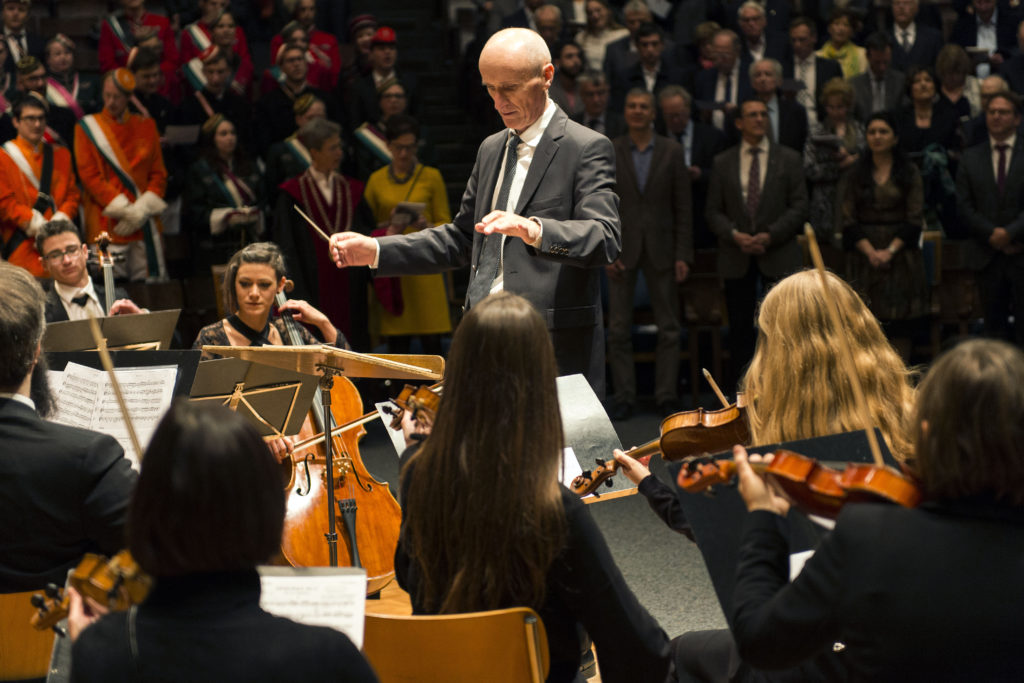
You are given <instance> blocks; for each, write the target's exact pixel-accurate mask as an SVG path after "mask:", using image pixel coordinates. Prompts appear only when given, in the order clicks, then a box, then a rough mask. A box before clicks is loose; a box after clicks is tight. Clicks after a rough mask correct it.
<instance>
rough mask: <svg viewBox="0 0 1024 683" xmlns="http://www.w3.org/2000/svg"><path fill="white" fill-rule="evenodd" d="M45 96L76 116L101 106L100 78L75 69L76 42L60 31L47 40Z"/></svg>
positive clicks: (54, 104) (79, 116) (78, 117)
mask: <svg viewBox="0 0 1024 683" xmlns="http://www.w3.org/2000/svg"><path fill="white" fill-rule="evenodd" d="M44 55H45V60H46V71H47V73H49V76H48V77H47V79H46V100H47V102H49V103H50V104H51V105H53V106H55V107H63V108H65V109H70V110H71V111H72V112H74V114H75V118H76V119H80V118H82V117H83V116H85V115H86V114H94V113H96V112H97V111H99V110H100V107H101V106H103V103H102V101H101V99H102V98H101V97H100V79H99V77H98V76H95V75H93V74H83V73H79V72H78V71H77V70H76V69H75V43H74V42H73V41H72V40H71V39H70V38H68V37H67V36H66V35H64V34H63V33H58V34H57V35H56V36H54V37H53V38H50V40H48V41H47V42H46V49H45V53H44Z"/></svg>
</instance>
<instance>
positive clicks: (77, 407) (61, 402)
mask: <svg viewBox="0 0 1024 683" xmlns="http://www.w3.org/2000/svg"><path fill="white" fill-rule="evenodd" d="M114 372H116V373H117V381H118V383H119V384H120V385H121V393H122V394H123V395H124V400H125V403H126V404H127V406H128V413H129V415H131V418H132V424H133V425H134V426H135V431H136V434H137V435H138V437H139V443H140V444H141V446H142V448H145V447H146V445H147V444H149V440H150V438H152V436H153V432H154V431H156V425H157V423H158V422H159V421H160V418H162V417H163V415H164V413H165V412H167V409H168V408H170V406H171V400H172V399H173V395H174V383H175V381H176V379H177V377H178V368H177V367H176V366H173V365H168V366H154V367H145V368H117V369H115V370H114ZM56 404H57V409H56V411H55V413H54V416H53V418H52V419H53V421H54V422H59V423H61V424H66V425H71V426H73V427H82V428H83V429H91V430H93V431H97V432H102V433H104V434H109V435H110V436H112V437H114V438H115V439H117V441H118V443H120V444H121V446H122V448H124V452H125V455H126V456H127V457H128V459H129V460H131V461H132V467H134V468H135V469H138V467H139V456H140V454H139V453H136V452H135V449H134V447H133V446H132V443H131V439H130V438H129V436H128V427H127V426H126V425H125V423H124V420H123V419H122V417H121V410H120V408H119V407H118V405H117V396H116V395H115V394H114V389H113V387H112V385H111V383H110V377H109V375H107V373H106V372H105V371H104V370H96V369H93V368H89V367H86V366H84V365H79V364H78V363H68V365H67V367H66V368H65V369H64V373H63V381H62V382H61V385H60V389H59V391H58V392H57V393H56Z"/></svg>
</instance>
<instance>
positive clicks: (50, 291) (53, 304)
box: [45, 281, 128, 323]
mask: <svg viewBox="0 0 1024 683" xmlns="http://www.w3.org/2000/svg"><path fill="white" fill-rule="evenodd" d="M92 286H93V289H95V290H96V296H97V297H99V300H100V308H102V309H106V307H107V304H106V298H105V297H104V294H105V293H106V290H105V289H104V288H103V285H101V284H99V283H96V282H93V283H92ZM127 298H128V292H126V291H125V290H124V289H122V288H121V287H114V301H117V300H118V299H127ZM45 315H46V322H48V323H59V322H64V321H66V320H67V319H68V312H67V311H66V310H64V304H63V302H61V300H60V297H59V296H57V290H56V289H55V288H54V286H53V282H52V281H50V283H49V286H48V287H47V289H46V311H45Z"/></svg>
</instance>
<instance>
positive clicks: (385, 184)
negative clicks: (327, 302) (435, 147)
mask: <svg viewBox="0 0 1024 683" xmlns="http://www.w3.org/2000/svg"><path fill="white" fill-rule="evenodd" d="M386 137H387V141H388V150H389V151H390V152H391V163H390V164H388V165H387V166H385V167H384V168H380V169H378V170H376V171H374V173H373V174H372V175H371V176H370V179H369V181H368V182H367V183H366V189H365V190H364V191H363V199H364V200H365V201H366V203H367V204H368V205H369V207H370V210H371V211H372V212H373V216H374V219H375V220H376V221H377V226H378V229H377V231H376V232H375V234H386V235H397V234H402V233H410V232H415V231H417V230H423V229H424V228H428V227H431V226H434V225H441V224H443V223H447V222H449V221H451V210H450V209H449V208H448V195H447V191H446V190H445V186H444V180H443V179H442V178H441V172H440V171H438V170H437V169H436V168H431V167H430V166H424V165H423V164H421V163H419V162H418V161H417V159H416V149H417V146H418V144H419V124H417V123H416V120H415V119H413V118H412V117H410V116H406V115H403V114H399V115H396V116H393V117H391V118H390V119H388V121H387V134H386ZM404 204H422V205H423V208H422V210H420V211H408V210H405V209H404V208H403V205H404ZM396 281H397V282H396ZM374 289H375V292H376V296H375V297H374V302H373V310H374V311H375V312H376V314H377V315H376V318H377V321H378V323H379V332H380V334H381V335H382V336H384V337H387V342H388V351H389V352H391V353H408V352H409V347H410V344H411V341H412V338H413V337H414V336H419V337H420V343H421V344H422V345H423V351H424V352H425V353H432V354H440V353H441V335H443V334H446V333H448V332H451V330H452V323H451V318H450V316H449V314H448V295H447V293H446V291H445V282H444V277H443V276H442V275H439V274H438V275H407V276H404V277H401V278H384V279H382V278H378V279H377V280H376V281H375V282H374ZM399 291H400V292H401V294H400V296H399V295H398V292H399Z"/></svg>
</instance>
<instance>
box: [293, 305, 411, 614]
mask: <svg viewBox="0 0 1024 683" xmlns="http://www.w3.org/2000/svg"><path fill="white" fill-rule="evenodd" d="M284 303H285V296H284V292H278V294H277V305H278V308H279V309H280V308H281V307H283V305H284ZM281 315H282V317H283V318H284V320H285V326H286V328H287V331H288V339H287V341H288V343H289V344H291V345H293V346H301V345H302V344H303V342H302V337H301V336H300V334H299V330H298V326H297V325H298V323H296V322H295V320H293V319H292V317H291V315H290V314H289V313H281ZM321 391H322V390H321V389H320V388H319V387H318V388H317V390H316V395H315V399H314V402H313V407H312V408H311V409H310V411H309V413H308V414H307V416H306V420H305V422H303V425H302V429H301V430H300V431H299V439H300V440H302V441H306V440H316V438H317V437H318V436H322V435H323V434H324V433H325V432H326V431H327V429H329V430H330V432H331V434H332V436H331V450H332V460H333V463H334V489H335V499H336V501H337V505H338V510H337V511H335V512H334V514H335V516H336V518H337V519H338V521H339V522H340V524H339V527H340V532H339V537H340V538H339V540H340V541H341V542H340V543H338V565H339V566H351V567H362V568H363V569H365V570H366V580H367V584H366V592H367V594H368V595H369V594H373V593H376V592H378V591H379V590H380V589H381V588H383V587H384V586H386V585H387V584H388V583H390V582H391V580H392V579H393V578H394V574H395V569H394V555H395V548H396V547H397V545H398V530H399V526H400V525H401V521H402V511H401V508H400V507H399V505H398V501H396V500H395V497H394V496H393V495H392V494H391V490H390V488H389V487H388V485H387V483H384V482H379V481H377V480H376V479H374V478H373V475H371V474H370V472H369V471H368V470H367V469H366V466H365V465H364V464H363V460H362V457H361V456H360V455H359V440H360V439H361V438H362V437H363V436H364V435H365V434H366V430H365V429H364V428H363V427H362V425H359V426H358V427H357V428H354V429H347V430H343V431H338V430H337V429H336V427H337V425H338V424H345V423H348V422H350V421H353V420H354V419H355V418H358V417H360V416H361V415H362V407H363V400H362V397H360V395H359V392H358V391H357V390H356V388H355V385H353V384H352V382H351V381H350V380H349V379H348V378H347V377H335V378H334V385H333V387H332V388H331V390H330V398H331V406H332V410H331V414H330V415H329V416H328V420H327V421H328V422H329V425H328V424H325V423H324V420H323V419H322V416H321V412H320V411H319V410H318V409H317V406H320V405H322V403H321ZM325 428H327V429H325ZM304 450H306V452H305V453H302V454H297V453H292V454H291V455H290V456H289V457H288V458H287V459H285V461H284V465H285V470H286V472H285V476H284V480H285V487H286V490H287V494H288V495H287V504H286V509H285V520H284V533H283V534H282V536H281V555H282V557H283V558H284V560H285V561H286V562H288V564H290V565H292V566H295V567H323V566H328V565H329V564H330V554H329V550H328V545H327V542H326V541H325V531H326V520H327V514H328V510H327V467H326V465H327V461H326V458H325V455H324V453H325V451H324V447H323V445H322V439H321V443H320V444H319V445H317V446H316V447H311V448H309V449H304Z"/></svg>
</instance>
